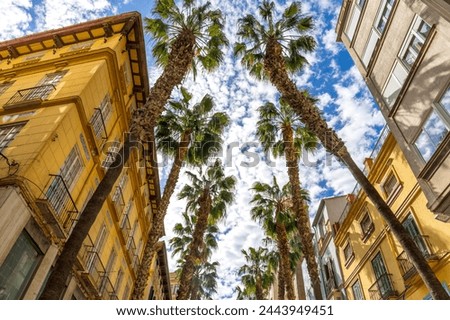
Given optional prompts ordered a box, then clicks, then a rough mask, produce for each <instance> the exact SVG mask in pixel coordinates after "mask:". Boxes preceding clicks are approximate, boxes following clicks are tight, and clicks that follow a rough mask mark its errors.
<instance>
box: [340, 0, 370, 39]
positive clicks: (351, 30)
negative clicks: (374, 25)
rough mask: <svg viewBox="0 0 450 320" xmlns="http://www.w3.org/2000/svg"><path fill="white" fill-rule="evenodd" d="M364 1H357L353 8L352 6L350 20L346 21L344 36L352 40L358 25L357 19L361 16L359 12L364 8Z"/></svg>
mask: <svg viewBox="0 0 450 320" xmlns="http://www.w3.org/2000/svg"><path fill="white" fill-rule="evenodd" d="M364 2H365V1H364V0H357V1H356V2H355V6H353V9H352V12H351V14H350V19H349V20H348V24H347V27H346V29H345V34H346V35H347V37H348V38H349V39H350V40H352V39H353V36H354V35H355V31H356V26H357V25H358V20H359V17H360V16H361V10H362V7H363V6H364Z"/></svg>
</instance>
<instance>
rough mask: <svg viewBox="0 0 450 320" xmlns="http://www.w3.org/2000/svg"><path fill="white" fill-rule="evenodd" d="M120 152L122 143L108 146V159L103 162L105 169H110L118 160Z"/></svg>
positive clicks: (117, 142) (115, 142) (112, 143)
mask: <svg viewBox="0 0 450 320" xmlns="http://www.w3.org/2000/svg"><path fill="white" fill-rule="evenodd" d="M119 151H120V141H117V140H116V141H114V142H111V143H110V145H109V146H108V151H107V152H106V158H105V160H103V161H102V165H101V166H102V167H103V168H106V169H107V168H109V166H110V165H112V163H113V162H114V160H116V157H117V155H118V154H119Z"/></svg>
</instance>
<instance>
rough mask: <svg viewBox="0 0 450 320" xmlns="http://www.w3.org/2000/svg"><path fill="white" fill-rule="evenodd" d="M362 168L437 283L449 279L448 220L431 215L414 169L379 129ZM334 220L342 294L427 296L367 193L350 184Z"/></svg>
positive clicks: (446, 283)
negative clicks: (350, 189) (339, 214)
mask: <svg viewBox="0 0 450 320" xmlns="http://www.w3.org/2000/svg"><path fill="white" fill-rule="evenodd" d="M378 147H381V148H376V149H375V151H374V153H373V154H372V158H368V159H366V162H365V166H366V170H365V171H366V174H367V175H368V179H369V181H370V182H371V183H372V184H373V185H374V186H375V187H376V188H377V190H378V191H379V192H380V194H381V195H382V196H383V197H384V199H385V200H386V202H387V204H388V205H389V206H390V207H391V208H392V210H393V212H394V213H395V214H396V216H397V217H398V219H399V220H400V221H401V222H402V224H403V226H404V227H405V228H406V230H407V231H408V232H409V234H410V235H411V236H412V237H413V239H414V241H415V242H416V244H417V246H418V247H419V249H420V250H421V251H422V253H423V255H424V257H425V258H426V259H427V261H428V263H429V264H430V266H431V268H432V269H433V271H434V272H435V273H436V275H437V277H438V279H439V280H440V281H441V282H442V285H443V286H444V287H445V288H446V289H447V290H448V288H449V285H450V254H449V251H450V237H449V233H448V224H445V223H444V222H441V221H438V220H436V219H434V215H433V212H431V211H430V210H429V209H428V208H427V199H426V197H425V195H424V194H423V192H422V190H421V189H420V186H419V184H418V182H417V179H416V178H415V176H414V173H413V172H412V170H411V169H410V167H409V165H408V162H407V161H406V159H405V157H404V155H403V153H402V151H401V149H400V147H399V146H398V144H397V143H396V141H395V139H394V137H393V136H392V135H391V134H390V133H389V132H388V131H387V130H385V131H384V133H383V135H382V137H381V138H380V141H379V142H378ZM348 201H349V202H348V205H347V207H346V209H345V210H344V213H343V215H342V217H341V219H340V220H339V223H338V224H337V225H336V228H335V229H337V231H336V237H335V241H336V246H337V248H338V255H339V261H340V264H341V269H342V273H343V287H344V289H345V291H346V295H347V298H348V299H352V300H353V299H355V300H360V299H371V300H379V299H413V300H419V299H430V295H429V292H428V289H427V288H426V286H425V285H424V284H423V282H422V280H421V279H420V277H419V275H418V274H417V272H416V271H415V269H414V267H413V266H412V264H411V263H410V262H409V260H408V257H407V255H406V254H405V252H404V251H403V249H402V247H401V246H400V245H399V243H398V241H397V240H396V239H395V237H394V236H393V235H392V232H391V231H390V230H389V228H388V227H387V226H386V223H385V222H384V220H383V219H382V218H381V216H380V215H379V214H378V213H377V211H376V209H375V207H374V206H373V204H372V203H371V202H370V201H369V200H368V199H367V196H366V195H365V194H364V193H363V192H362V191H361V190H359V188H358V187H356V188H355V191H354V193H353V194H351V195H349V196H348Z"/></svg>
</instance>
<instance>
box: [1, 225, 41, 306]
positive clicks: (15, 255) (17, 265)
mask: <svg viewBox="0 0 450 320" xmlns="http://www.w3.org/2000/svg"><path fill="white" fill-rule="evenodd" d="M40 255H41V253H40V252H39V251H38V249H37V248H36V246H35V245H34V243H33V242H32V240H31V238H30V237H29V236H28V234H27V233H26V232H22V234H21V235H20V236H19V238H18V239H17V241H16V243H15V244H14V246H13V247H12V249H11V251H10V252H9V254H8V256H7V257H6V259H5V261H4V262H3V264H2V266H1V267H0V300H13V299H19V298H20V297H21V296H22V294H23V292H24V291H25V288H26V287H27V285H28V283H29V282H30V279H31V276H32V275H33V273H34V270H35V269H36V267H37V265H38V263H39V257H40Z"/></svg>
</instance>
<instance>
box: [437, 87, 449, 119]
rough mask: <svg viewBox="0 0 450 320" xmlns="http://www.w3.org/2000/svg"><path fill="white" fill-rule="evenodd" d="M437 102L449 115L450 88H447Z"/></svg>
mask: <svg viewBox="0 0 450 320" xmlns="http://www.w3.org/2000/svg"><path fill="white" fill-rule="evenodd" d="M439 104H440V105H441V106H442V107H443V108H444V110H445V111H447V113H448V115H449V116H450V88H447V91H445V93H444V95H443V96H442V98H441V100H440V101H439Z"/></svg>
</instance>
